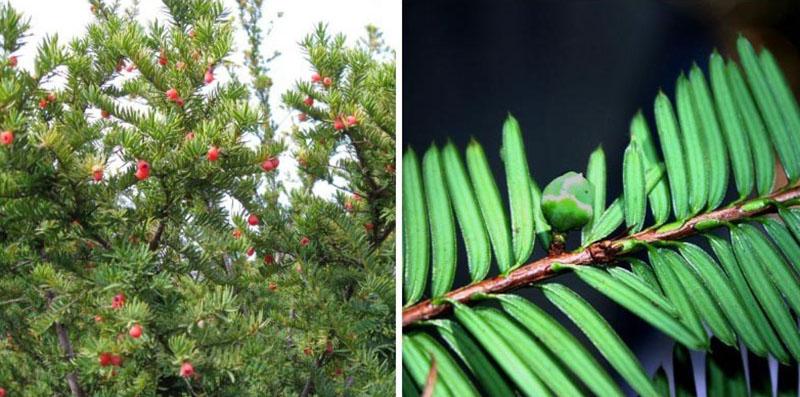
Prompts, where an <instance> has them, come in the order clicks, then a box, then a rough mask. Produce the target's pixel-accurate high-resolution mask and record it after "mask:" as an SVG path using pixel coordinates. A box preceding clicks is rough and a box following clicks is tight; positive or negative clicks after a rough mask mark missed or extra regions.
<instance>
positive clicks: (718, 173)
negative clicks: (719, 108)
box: [689, 64, 729, 210]
mask: <svg viewBox="0 0 800 397" xmlns="http://www.w3.org/2000/svg"><path fill="white" fill-rule="evenodd" d="M689 82H690V83H691V86H692V96H693V97H694V107H695V110H696V113H697V115H698V119H699V121H700V125H701V126H702V130H703V133H702V135H703V137H704V138H705V143H706V146H705V147H703V149H705V152H706V153H705V157H706V158H707V159H708V166H709V167H708V170H706V172H707V173H708V207H707V208H708V209H709V210H713V209H715V208H717V207H719V206H720V204H722V200H724V199H725V192H726V191H727V190H728V178H729V175H728V152H727V149H726V148H725V141H724V140H723V138H722V132H720V130H719V123H718V122H717V115H716V112H715V110H714V104H713V103H712V100H711V93H710V92H709V91H708V84H707V83H706V78H705V77H703V72H702V71H701V70H700V68H699V67H698V66H697V64H694V65H692V69H691V70H690V71H689Z"/></svg>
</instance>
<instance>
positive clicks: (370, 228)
mask: <svg viewBox="0 0 800 397" xmlns="http://www.w3.org/2000/svg"><path fill="white" fill-rule="evenodd" d="M364 229H366V230H367V231H368V232H371V231H372V229H375V225H373V224H372V223H370V222H368V223H365V224H364Z"/></svg>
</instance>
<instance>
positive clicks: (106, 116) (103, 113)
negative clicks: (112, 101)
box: [100, 109, 111, 119]
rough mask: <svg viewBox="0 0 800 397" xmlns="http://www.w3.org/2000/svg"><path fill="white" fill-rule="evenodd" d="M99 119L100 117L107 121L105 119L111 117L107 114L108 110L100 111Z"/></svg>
mask: <svg viewBox="0 0 800 397" xmlns="http://www.w3.org/2000/svg"><path fill="white" fill-rule="evenodd" d="M100 117H102V118H104V119H107V118H109V117H111V114H110V113H108V110H105V109H103V110H101V111H100Z"/></svg>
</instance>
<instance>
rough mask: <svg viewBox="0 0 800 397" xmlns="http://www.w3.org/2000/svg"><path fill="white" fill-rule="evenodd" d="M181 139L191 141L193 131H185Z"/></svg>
mask: <svg viewBox="0 0 800 397" xmlns="http://www.w3.org/2000/svg"><path fill="white" fill-rule="evenodd" d="M183 139H185V140H187V141H191V140H192V139H194V131H189V132H187V133H186V136H185V137H184V138H183Z"/></svg>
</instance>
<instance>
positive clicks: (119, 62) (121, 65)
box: [114, 59, 125, 72]
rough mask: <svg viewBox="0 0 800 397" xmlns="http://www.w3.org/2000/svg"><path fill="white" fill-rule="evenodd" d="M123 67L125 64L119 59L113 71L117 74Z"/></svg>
mask: <svg viewBox="0 0 800 397" xmlns="http://www.w3.org/2000/svg"><path fill="white" fill-rule="evenodd" d="M123 66H125V62H123V61H122V59H120V60H119V61H118V62H117V66H115V67H114V70H116V71H117V72H120V71H121V70H122V67H123Z"/></svg>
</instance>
